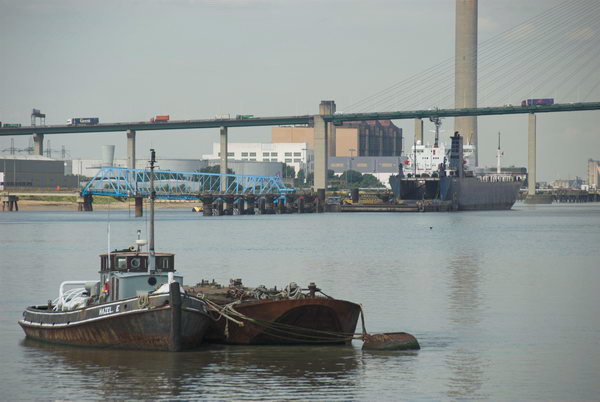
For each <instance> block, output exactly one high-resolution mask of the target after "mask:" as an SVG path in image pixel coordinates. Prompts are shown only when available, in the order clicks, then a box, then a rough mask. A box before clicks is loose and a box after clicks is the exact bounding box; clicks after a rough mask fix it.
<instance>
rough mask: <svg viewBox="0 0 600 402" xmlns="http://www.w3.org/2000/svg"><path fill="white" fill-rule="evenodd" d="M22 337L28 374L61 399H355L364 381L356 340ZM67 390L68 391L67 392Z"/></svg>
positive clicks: (44, 390)
mask: <svg viewBox="0 0 600 402" xmlns="http://www.w3.org/2000/svg"><path fill="white" fill-rule="evenodd" d="M21 344H22V346H23V347H24V348H25V350H26V352H25V355H26V356H25V358H26V359H27V361H28V362H29V367H35V372H36V374H35V375H33V374H32V373H30V372H24V373H22V375H23V376H25V377H27V376H29V375H31V377H32V378H31V381H32V382H35V383H36V384H37V386H38V387H39V389H40V392H41V394H40V395H36V396H35V397H43V395H44V393H45V392H48V394H50V395H53V397H54V398H58V399H63V398H67V399H80V398H93V399H155V398H167V399H172V398H184V399H188V398H198V397H203V396H204V397H211V398H217V399H219V398H226V399H230V398H233V399H253V400H256V399H289V398H292V399H307V398H309V397H310V398H317V399H337V398H342V399H349V398H353V397H355V396H356V395H354V394H353V393H354V392H355V391H356V388H355V387H356V385H357V382H360V379H359V378H360V376H359V373H358V366H359V365H360V359H361V353H360V350H357V349H355V348H353V347H352V346H340V347H331V346H329V347H318V346H315V347H312V346H306V347H304V346H301V347H269V346H262V347H236V346H212V347H203V348H201V349H199V350H196V351H191V352H183V353H166V352H165V353H163V352H143V351H116V350H106V349H102V350H98V349H88V348H75V347H64V346H59V345H51V344H46V343H43V342H37V341H33V340H29V339H25V340H23V341H22V343H21ZM40 373H49V374H50V373H51V375H49V376H47V377H45V376H41V375H40ZM75 385H77V386H75ZM63 389H69V394H64V395H63V394H61V393H62V392H64V391H63ZM232 390H235V392H232ZM315 390H317V393H315V392H314V391H315ZM74 392H75V394H73V393H74ZM48 394H45V395H48Z"/></svg>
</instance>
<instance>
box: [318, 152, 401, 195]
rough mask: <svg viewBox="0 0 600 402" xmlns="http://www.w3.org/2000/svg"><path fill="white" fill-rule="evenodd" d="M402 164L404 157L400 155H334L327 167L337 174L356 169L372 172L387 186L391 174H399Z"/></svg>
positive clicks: (388, 185) (364, 172)
mask: <svg viewBox="0 0 600 402" xmlns="http://www.w3.org/2000/svg"><path fill="white" fill-rule="evenodd" d="M401 166H402V158H400V157H398V156H358V157H347V156H334V157H330V158H329V159H328V165H327V168H328V169H330V170H333V172H334V173H335V174H336V175H341V174H342V173H344V172H345V171H347V170H354V171H357V172H360V173H362V174H367V173H368V174H372V175H373V176H375V177H376V178H377V180H379V181H380V182H381V183H382V184H383V185H385V186H386V187H387V188H391V187H390V183H389V180H390V176H391V175H397V174H398V172H399V170H400V167H401Z"/></svg>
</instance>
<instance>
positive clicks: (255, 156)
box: [202, 142, 314, 176]
mask: <svg viewBox="0 0 600 402" xmlns="http://www.w3.org/2000/svg"><path fill="white" fill-rule="evenodd" d="M313 155H314V153H313V151H312V150H311V149H309V146H308V144H307V143H305V142H292V143H272V144H269V143H245V142H238V143H228V144H227V159H228V162H227V166H228V167H229V168H231V169H233V167H232V166H233V163H234V162H233V161H241V162H279V163H280V164H283V163H285V164H286V165H289V166H293V167H294V170H295V171H296V173H297V172H299V171H300V170H305V171H307V173H308V172H312V171H313V163H314V162H313V160H314V157H313ZM220 157H221V144H219V143H213V153H212V154H209V155H202V158H203V159H208V160H218V159H219V158H220ZM237 165H239V166H241V165H240V164H237ZM248 166H252V165H251V164H248ZM257 166H258V165H257ZM248 169H250V168H248ZM267 169H268V170H270V169H271V168H267ZM233 170H234V171H235V169H233ZM236 173H237V174H247V173H242V172H237V171H236ZM261 176H269V175H261Z"/></svg>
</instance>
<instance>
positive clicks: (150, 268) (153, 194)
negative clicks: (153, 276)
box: [148, 149, 156, 273]
mask: <svg viewBox="0 0 600 402" xmlns="http://www.w3.org/2000/svg"><path fill="white" fill-rule="evenodd" d="M155 163H156V152H155V151H154V149H150V244H149V247H148V248H149V251H150V263H149V264H148V271H149V273H152V272H154V270H155V269H156V255H155V254H154V199H155V198H156V191H154V164H155Z"/></svg>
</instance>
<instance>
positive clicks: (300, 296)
mask: <svg viewBox="0 0 600 402" xmlns="http://www.w3.org/2000/svg"><path fill="white" fill-rule="evenodd" d="M188 292H190V293H193V294H198V295H199V297H201V298H203V299H204V300H207V302H208V305H209V311H210V313H211V315H212V316H213V322H212V323H211V326H210V327H209V329H208V331H207V333H206V335H205V338H204V339H205V341H207V342H213V343H226V344H237V345H284V344H347V343H350V342H351V341H352V339H355V338H357V337H360V334H356V333H355V331H356V325H357V322H358V318H359V315H360V314H361V307H360V305H358V304H356V303H352V302H349V301H345V300H338V299H334V298H332V297H329V296H326V295H324V294H323V293H321V291H320V289H318V288H317V287H316V285H315V284H314V283H311V284H310V285H309V286H308V288H307V289H301V288H300V287H299V286H298V285H296V284H295V283H291V284H289V285H288V286H286V287H285V288H284V289H281V290H277V288H273V289H267V288H265V287H264V286H259V287H257V288H246V287H244V286H242V283H241V280H239V279H237V280H232V281H231V283H230V285H229V287H222V286H220V285H218V284H216V283H214V282H212V283H209V282H207V281H203V282H201V283H199V284H197V285H196V286H194V287H192V288H189V289H188Z"/></svg>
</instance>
